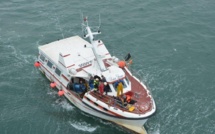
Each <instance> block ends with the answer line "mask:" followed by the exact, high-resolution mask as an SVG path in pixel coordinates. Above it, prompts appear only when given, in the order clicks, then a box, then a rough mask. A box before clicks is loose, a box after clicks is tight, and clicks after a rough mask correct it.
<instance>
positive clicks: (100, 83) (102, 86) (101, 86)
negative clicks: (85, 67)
mask: <svg viewBox="0 0 215 134" xmlns="http://www.w3.org/2000/svg"><path fill="white" fill-rule="evenodd" d="M99 92H100V94H101V95H103V93H104V83H103V82H102V81H100V82H99Z"/></svg>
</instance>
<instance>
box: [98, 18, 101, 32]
mask: <svg viewBox="0 0 215 134" xmlns="http://www.w3.org/2000/svg"><path fill="white" fill-rule="evenodd" d="M100 27H101V17H100V14H99V26H98V33H100V32H101V31H100Z"/></svg>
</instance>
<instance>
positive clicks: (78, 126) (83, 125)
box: [69, 121, 97, 132]
mask: <svg viewBox="0 0 215 134" xmlns="http://www.w3.org/2000/svg"><path fill="white" fill-rule="evenodd" d="M69 124H70V125H71V126H73V127H74V128H75V129H77V130H80V131H85V132H86V131H87V132H94V131H95V130H96V129H97V127H93V126H91V125H90V124H87V123H86V122H71V121H69Z"/></svg>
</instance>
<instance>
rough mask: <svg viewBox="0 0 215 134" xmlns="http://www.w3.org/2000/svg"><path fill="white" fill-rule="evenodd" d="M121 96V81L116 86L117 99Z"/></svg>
mask: <svg viewBox="0 0 215 134" xmlns="http://www.w3.org/2000/svg"><path fill="white" fill-rule="evenodd" d="M122 94H123V84H122V81H119V82H118V85H117V97H119V96H120V95H122Z"/></svg>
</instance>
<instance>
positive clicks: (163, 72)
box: [0, 0, 215, 134]
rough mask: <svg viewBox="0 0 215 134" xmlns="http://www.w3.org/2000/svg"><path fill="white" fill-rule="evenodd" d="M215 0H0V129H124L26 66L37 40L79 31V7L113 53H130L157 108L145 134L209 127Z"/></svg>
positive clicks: (186, 133)
mask: <svg viewBox="0 0 215 134" xmlns="http://www.w3.org/2000/svg"><path fill="white" fill-rule="evenodd" d="M214 9H215V1H214V0H198V1H194V0H180V1H170V0H162V1H161V0H150V1H141V0H129V1H114V0H109V1H99V0H95V1H84V0H81V1H79V0H72V1H70V0H53V1H50V0H1V1H0V133H1V134H15V133H16V134H61V133H64V134H89V133H91V134H100V133H102V134H111V133H116V134H119V133H120V134H128V133H130V132H129V131H127V130H125V129H123V128H121V127H119V126H117V125H116V124H113V123H110V122H108V121H105V120H102V119H99V118H96V117H93V116H91V115H88V114H86V113H84V112H81V111H80V110H79V109H77V108H76V107H75V106H73V105H71V104H70V103H69V102H68V101H67V100H66V99H65V98H64V97H58V95H57V90H56V89H54V90H53V89H51V88H50V87H49V81H48V80H47V79H46V78H45V77H44V76H43V75H42V74H41V73H40V72H39V71H38V70H37V69H36V68H35V67H34V66H33V64H34V62H35V60H36V58H37V55H38V46H40V45H43V44H46V43H49V42H52V41H55V40H58V39H62V38H66V37H70V36H74V35H79V36H83V33H82V29H81V21H82V20H81V19H80V18H81V17H80V16H81V13H83V14H84V15H86V16H88V20H89V24H90V25H95V26H97V25H98V24H99V23H98V22H99V21H98V20H99V19H98V18H99V17H98V16H99V14H100V16H101V32H102V34H101V35H99V36H96V38H97V39H102V40H103V41H104V43H105V45H106V47H107V48H108V50H109V51H110V53H111V54H112V55H115V56H117V57H119V58H120V59H122V58H123V57H124V56H125V55H126V54H127V53H128V52H130V53H131V55H132V59H133V64H132V65H131V68H132V70H133V72H134V73H135V74H136V75H137V74H138V77H139V78H140V79H141V81H143V82H144V83H145V84H146V85H147V86H148V87H149V89H150V90H151V92H152V95H153V97H154V99H155V102H156V106H157V112H156V114H155V115H154V116H152V117H151V118H149V120H148V121H147V123H146V124H145V128H146V130H147V131H148V133H149V134H214V133H215V97H214V95H215V84H214V83H215V71H214V70H215V59H214V58H215V10H214Z"/></svg>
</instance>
